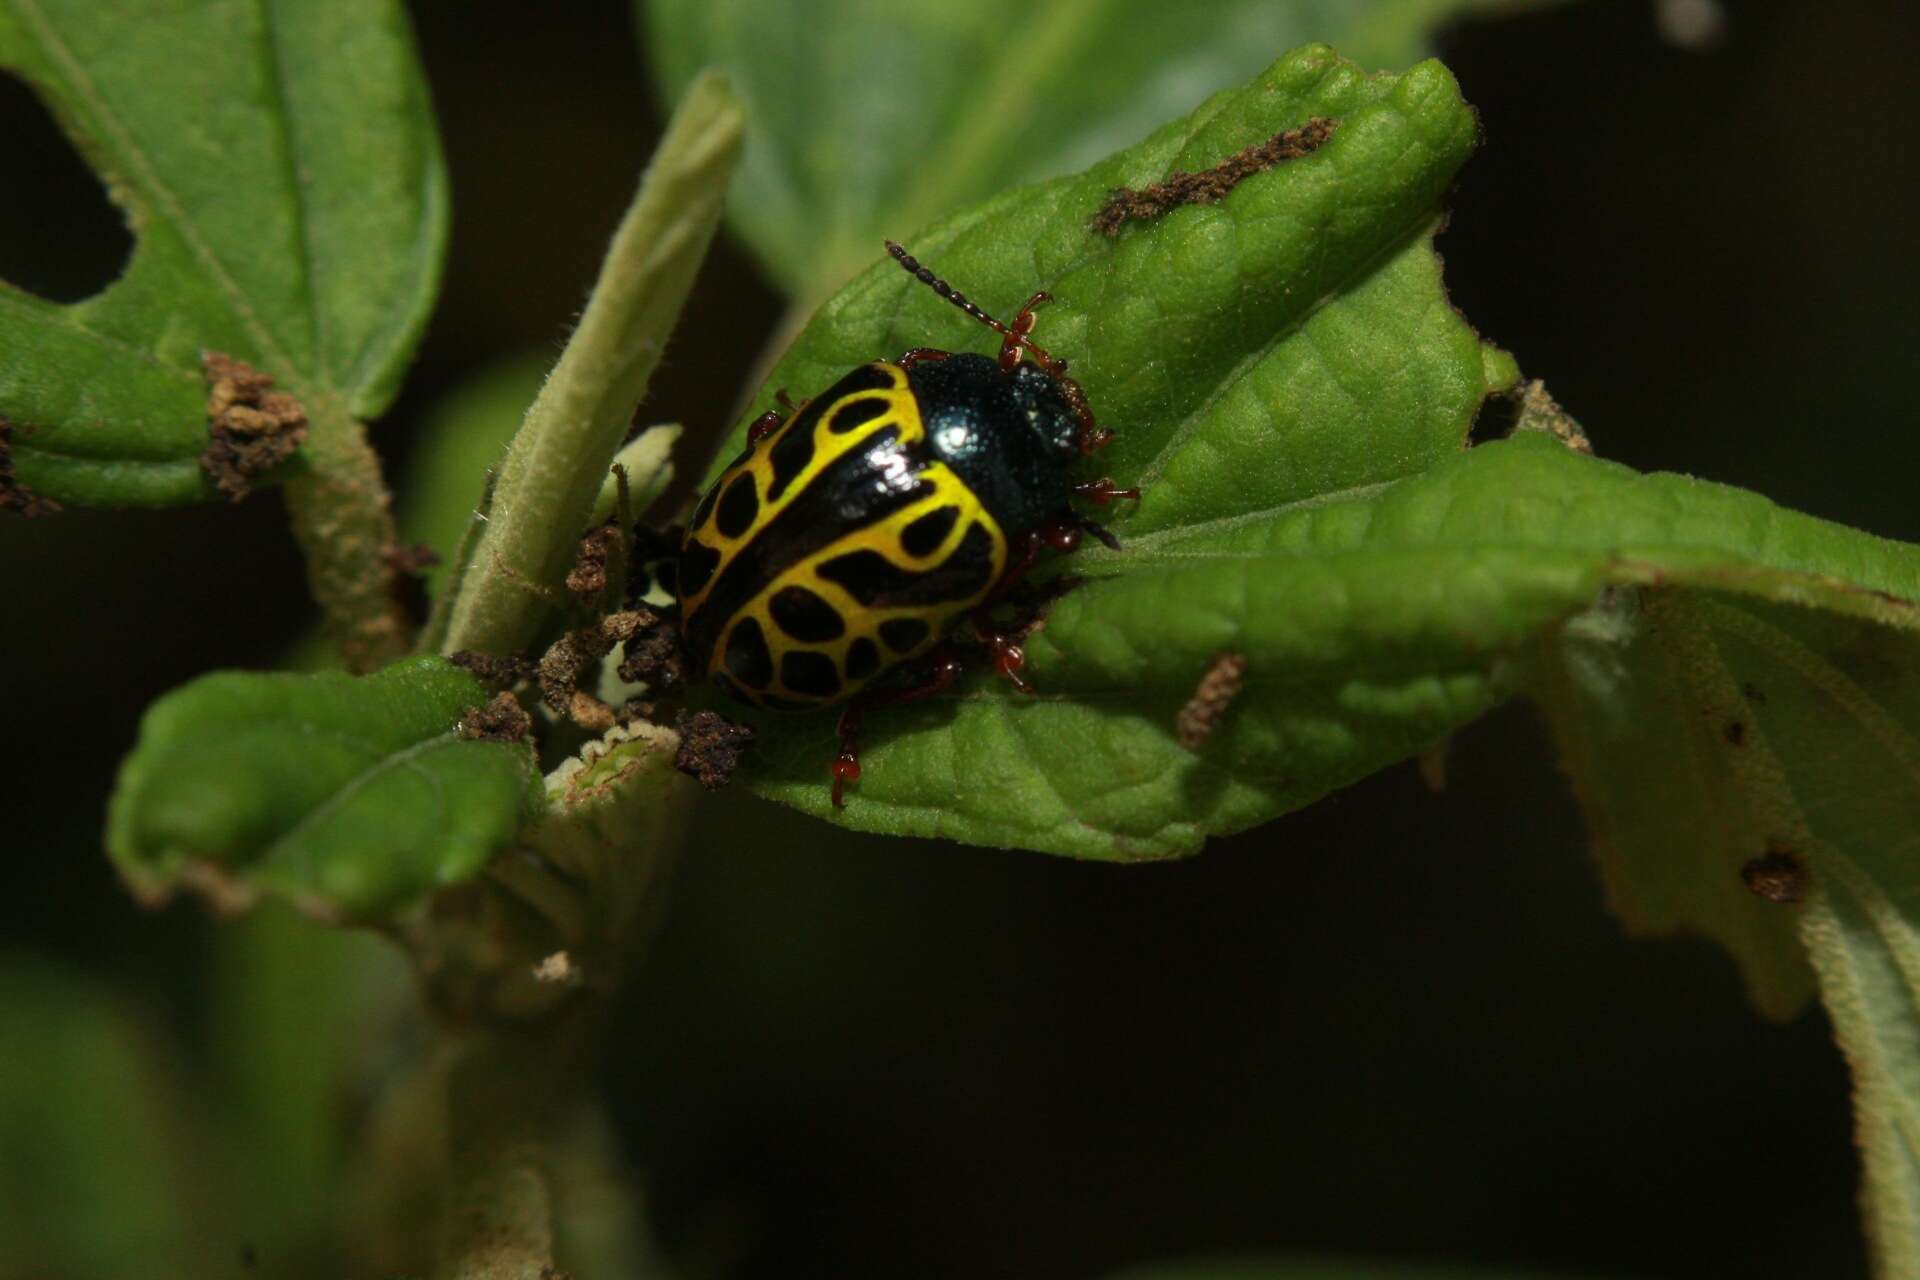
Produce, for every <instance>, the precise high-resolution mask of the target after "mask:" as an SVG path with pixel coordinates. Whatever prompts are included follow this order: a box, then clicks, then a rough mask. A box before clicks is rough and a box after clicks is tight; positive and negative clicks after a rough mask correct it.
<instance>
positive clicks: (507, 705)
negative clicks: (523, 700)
mask: <svg viewBox="0 0 1920 1280" xmlns="http://www.w3.org/2000/svg"><path fill="white" fill-rule="evenodd" d="M456 731H457V732H458V733H459V735H460V736H461V737H462V738H464V739H466V740H467V741H468V742H519V741H520V740H521V739H523V738H525V737H526V736H527V735H528V734H529V733H531V732H533V717H532V716H530V715H528V714H527V709H526V708H525V707H523V706H521V705H520V700H519V699H518V698H516V697H514V696H513V695H512V694H510V693H506V692H501V693H496V694H494V695H493V701H492V702H489V703H488V704H487V705H486V706H484V707H468V708H467V709H466V711H465V713H463V714H462V715H461V717H460V723H459V725H458V726H457V728H456Z"/></svg>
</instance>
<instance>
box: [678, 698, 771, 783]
mask: <svg viewBox="0 0 1920 1280" xmlns="http://www.w3.org/2000/svg"><path fill="white" fill-rule="evenodd" d="M673 727H674V730H675V732H677V733H678V734H679V735H680V750H679V752H678V753H677V754H675V756H674V758H673V767H674V768H676V769H678V770H679V771H680V772H682V773H684V774H686V775H687V776H688V777H690V778H698V779H699V780H700V785H701V786H703V787H705V788H706V789H707V790H709V791H712V790H714V789H715V788H717V787H724V786H725V785H727V783H728V782H730V781H732V780H733V774H734V770H736V769H738V768H739V767H740V757H741V756H743V755H745V754H746V752H747V748H748V747H751V746H752V745H753V730H752V729H750V728H749V727H747V726H746V725H744V724H735V723H734V722H733V721H731V720H729V719H727V718H726V717H725V716H723V715H721V714H720V713H719V712H717V711H681V712H680V713H678V714H677V715H675V716H674V718H673Z"/></svg>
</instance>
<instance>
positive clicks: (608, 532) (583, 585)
mask: <svg viewBox="0 0 1920 1280" xmlns="http://www.w3.org/2000/svg"><path fill="white" fill-rule="evenodd" d="M624 541H625V539H624V536H623V535H622V534H621V532H620V529H619V527H618V526H617V525H614V524H612V523H607V524H603V525H596V526H595V527H594V528H591V529H589V530H587V532H586V534H585V535H584V536H582V537H581V539H580V549H579V550H578V551H576V552H575V553H574V557H573V568H572V569H571V570H569V571H568V573H567V593H568V594H569V595H571V596H572V597H573V598H574V599H575V600H578V601H579V602H580V603H581V604H592V603H593V602H594V601H595V600H598V599H599V598H600V595H601V593H602V592H604V591H605V590H606V589H607V579H608V565H609V564H610V563H612V562H613V560H614V557H615V556H616V555H618V554H619V551H620V548H621V547H622V545H623V544H624Z"/></svg>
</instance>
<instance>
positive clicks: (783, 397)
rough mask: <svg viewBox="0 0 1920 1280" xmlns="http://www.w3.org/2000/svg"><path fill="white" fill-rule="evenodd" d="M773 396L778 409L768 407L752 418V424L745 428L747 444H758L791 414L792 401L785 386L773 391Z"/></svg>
mask: <svg viewBox="0 0 1920 1280" xmlns="http://www.w3.org/2000/svg"><path fill="white" fill-rule="evenodd" d="M773 398H774V400H775V401H776V402H777V403H778V404H779V405H780V407H779V408H778V409H769V410H767V411H766V412H765V413H763V414H761V415H760V416H759V417H757V418H755V419H754V420H753V424H752V425H751V426H749V427H748V428H747V443H748V444H759V443H760V442H761V441H762V440H765V439H766V438H767V437H768V436H770V435H772V434H773V433H774V432H776V431H778V430H779V429H780V424H781V423H783V422H785V421H786V420H787V419H788V418H791V417H792V416H793V401H792V399H791V398H789V397H788V395H787V389H786V388H785V387H781V388H780V389H779V390H778V391H776V392H774V393H773Z"/></svg>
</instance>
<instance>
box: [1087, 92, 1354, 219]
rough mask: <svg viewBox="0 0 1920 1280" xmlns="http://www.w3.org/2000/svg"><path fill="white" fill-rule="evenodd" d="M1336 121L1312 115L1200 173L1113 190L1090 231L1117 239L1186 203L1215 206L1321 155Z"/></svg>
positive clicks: (1178, 173) (1175, 174) (1180, 172)
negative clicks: (1279, 170) (1260, 176)
mask: <svg viewBox="0 0 1920 1280" xmlns="http://www.w3.org/2000/svg"><path fill="white" fill-rule="evenodd" d="M1339 123H1340V122H1339V121H1337V120H1332V119H1329V118H1327V117H1326V116H1314V117H1313V118H1312V119H1310V120H1308V121H1307V122H1306V123H1305V124H1303V125H1301V126H1300V127H1299V128H1297V129H1287V130H1284V131H1282V132H1280V133H1276V134H1274V135H1273V136H1272V137H1271V138H1268V139H1267V140H1266V141H1265V142H1256V143H1254V144H1253V145H1252V146H1250V147H1245V148H1242V149H1241V150H1239V151H1236V152H1234V153H1233V154H1232V155H1230V156H1228V157H1227V158H1226V159H1225V160H1222V161H1221V162H1220V163H1219V164H1216V165H1214V166H1213V167H1212V168H1211V169H1202V170H1200V171H1199V172H1198V173H1188V172H1186V171H1185V170H1175V171H1174V172H1172V173H1170V174H1168V175H1167V176H1166V178H1165V179H1163V180H1162V181H1159V182H1155V183H1150V184H1148V185H1147V186H1144V187H1115V188H1114V189H1113V190H1112V191H1111V192H1110V193H1109V194H1108V195H1107V202H1106V203H1105V204H1103V205H1101V206H1100V211H1099V212H1098V213H1096V214H1094V215H1093V221H1092V223H1091V225H1092V227H1093V229H1094V230H1095V231H1098V232H1099V233H1100V234H1101V235H1103V236H1109V237H1111V236H1117V235H1119V234H1120V228H1122V227H1124V226H1125V225H1126V224H1127V223H1129V222H1146V221H1150V220H1152V219H1154V218H1161V217H1165V216H1166V215H1167V214H1169V213H1171V212H1173V210H1175V209H1177V208H1179V207H1180V206H1181V205H1184V204H1218V203H1220V201H1222V200H1224V199H1225V198H1226V196H1227V193H1228V192H1229V191H1232V190H1233V189H1234V188H1235V187H1237V186H1239V185H1240V184H1241V183H1242V182H1245V181H1246V180H1247V179H1248V178H1250V177H1252V176H1253V175H1254V174H1256V173H1263V172H1265V171H1266V170H1268V169H1271V168H1273V167H1274V166H1275V165H1278V164H1283V163H1285V162H1286V161H1288V160H1298V159H1300V158H1301V157H1302V156H1310V155H1312V154H1313V153H1314V152H1315V151H1317V150H1319V149H1320V147H1321V145H1322V144H1323V143H1325V142H1326V140H1327V139H1328V138H1331V137H1332V136H1333V131H1334V129H1336V128H1337V127H1338V126H1339Z"/></svg>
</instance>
